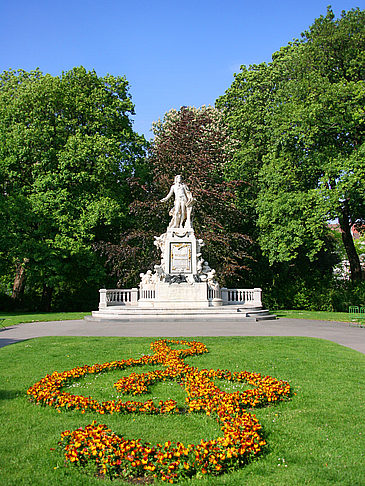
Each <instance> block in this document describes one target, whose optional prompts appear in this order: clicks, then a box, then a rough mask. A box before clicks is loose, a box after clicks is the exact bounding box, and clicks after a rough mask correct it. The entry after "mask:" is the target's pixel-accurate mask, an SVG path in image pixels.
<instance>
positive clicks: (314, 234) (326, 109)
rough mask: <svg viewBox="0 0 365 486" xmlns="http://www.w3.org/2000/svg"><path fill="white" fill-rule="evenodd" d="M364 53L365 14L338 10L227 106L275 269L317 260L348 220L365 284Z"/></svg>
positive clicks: (349, 244) (258, 72)
mask: <svg viewBox="0 0 365 486" xmlns="http://www.w3.org/2000/svg"><path fill="white" fill-rule="evenodd" d="M364 47H365V12H364V11H360V10H359V9H354V10H351V11H349V12H343V13H342V16H341V18H339V19H335V17H334V14H333V12H332V10H331V9H330V8H329V9H328V11H327V15H326V16H321V17H320V18H319V19H317V20H316V21H315V22H314V24H313V25H312V26H311V27H310V29H309V30H308V31H306V32H304V33H303V34H302V38H301V40H297V41H294V42H291V43H289V44H288V45H287V46H285V47H283V48H282V49H281V50H280V51H278V52H276V53H275V54H274V55H273V58H272V62H271V63H269V64H265V63H263V64H260V65H258V66H250V67H249V68H246V67H242V70H241V72H240V73H239V74H237V75H236V76H235V80H234V82H233V84H232V86H231V87H230V88H229V89H228V91H227V92H226V94H225V95H224V96H222V97H221V98H220V99H219V100H218V103H217V105H218V107H219V108H221V109H222V110H223V113H224V115H225V118H226V120H227V124H228V126H229V127H230V129H231V131H232V135H233V136H234V137H235V138H237V139H239V140H240V141H241V148H240V149H239V150H238V151H237V153H236V155H235V158H234V159H233V161H232V170H233V171H234V173H235V176H236V174H240V173H241V174H244V177H247V178H249V179H250V180H251V181H252V183H253V186H252V189H251V190H250V191H249V194H248V195H245V194H243V198H245V197H246V198H247V199H248V200H249V201H251V207H252V208H253V213H254V214H256V217H257V221H258V225H257V230H258V231H257V234H258V240H259V243H260V247H261V249H262V251H263V252H264V253H265V254H266V255H267V256H268V258H269V261H270V262H271V264H273V263H275V262H285V261H288V262H289V261H292V260H294V259H295V258H297V257H298V255H299V254H302V255H306V256H307V257H308V258H309V260H314V259H315V258H317V257H318V255H319V254H320V252H321V251H323V249H324V248H325V246H326V241H327V240H328V228H327V222H328V221H329V220H333V219H335V218H338V220H339V222H340V226H341V230H342V237H343V241H344V245H345V249H346V252H347V256H348V259H349V261H350V266H351V275H352V279H353V280H355V281H356V280H361V278H362V275H361V267H360V262H359V258H358V255H357V253H356V250H355V247H354V244H353V239H352V236H351V231H350V229H351V226H352V225H353V224H355V223H363V222H364V221H365V204H364V201H365V199H364V196H365V165H364V155H365V143H364V142H365V138H364V133H365V132H364V121H365V120H364V118H365V114H364V106H365V84H364V72H365V71H364V70H365V63H364V61H365V50H364ZM247 196H248V197H247Z"/></svg>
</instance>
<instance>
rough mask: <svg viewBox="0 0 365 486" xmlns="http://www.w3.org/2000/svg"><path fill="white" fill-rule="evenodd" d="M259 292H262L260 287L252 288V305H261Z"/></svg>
mask: <svg viewBox="0 0 365 486" xmlns="http://www.w3.org/2000/svg"><path fill="white" fill-rule="evenodd" d="M261 294H262V290H261V289H259V288H255V289H253V302H252V305H253V306H254V307H262V301H261Z"/></svg>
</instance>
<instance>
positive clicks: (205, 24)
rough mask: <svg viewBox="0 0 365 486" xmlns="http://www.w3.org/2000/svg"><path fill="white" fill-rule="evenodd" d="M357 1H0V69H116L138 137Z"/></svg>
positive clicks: (204, 101)
mask: <svg viewBox="0 0 365 486" xmlns="http://www.w3.org/2000/svg"><path fill="white" fill-rule="evenodd" d="M364 3H365V0H352V1H347V0H338V1H337V0H332V2H331V1H330V0H324V1H322V0H302V1H301V2H298V1H295V2H294V1H290V0H278V1H269V0H265V1H260V0H257V1H256V2H252V1H247V0H240V1H239V0H237V1H234V0H220V1H217V0H210V1H206V0H196V1H191V0H185V1H179V2H178V1H175V0H170V1H164V0H155V1H151V0H150V1H146V0H134V1H132V0H130V1H125V0H98V1H92V0H63V1H60V0H58V1H57V0H54V1H50V0H33V1H31V0H27V1H23V0H21V1H19V0H13V1H12V2H10V1H9V0H0V71H4V70H6V69H9V68H12V69H19V68H21V69H25V70H27V71H28V70H31V69H34V68H36V67H39V68H40V69H41V70H42V71H43V72H44V73H50V74H52V75H58V74H60V73H61V72H62V71H67V70H69V69H71V68H73V67H74V66H80V65H82V66H84V67H85V68H86V69H95V71H96V72H97V73H98V74H99V75H101V76H102V75H104V74H106V73H110V74H113V75H115V76H119V75H124V76H126V78H127V80H128V81H129V83H130V93H131V95H132V99H133V102H134V103H135V109H136V115H135V117H134V129H135V130H136V131H137V132H139V133H143V134H144V135H145V136H146V137H147V138H150V137H151V136H152V133H151V131H150V130H151V126H152V122H153V121H156V120H158V119H159V118H162V117H163V115H164V113H166V111H168V110H170V109H171V108H176V109H179V108H180V107H181V106H183V105H193V106H196V107H198V106H201V105H209V104H211V105H214V103H215V100H216V99H217V98H218V97H219V96H220V95H222V94H223V93H224V92H225V90H226V89H228V88H229V86H230V85H231V83H232V81H233V74H234V73H235V72H238V71H239V68H240V66H241V65H242V64H246V65H248V64H253V63H260V62H263V61H266V62H268V61H270V59H271V54H272V53H273V52H275V51H276V50H278V49H279V48H280V47H281V46H283V45H286V44H287V43H288V42H289V41H291V40H292V39H293V38H297V37H299V36H300V33H301V32H302V31H303V30H305V29H307V28H308V27H309V26H310V25H311V24H312V23H313V20H314V19H315V18H317V17H319V16H320V15H325V14H326V10H327V5H328V4H331V5H332V8H333V10H334V12H335V14H336V16H339V15H340V13H341V11H342V10H350V9H351V8H354V7H360V8H361V9H363V8H364Z"/></svg>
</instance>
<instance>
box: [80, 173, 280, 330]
mask: <svg viewBox="0 0 365 486" xmlns="http://www.w3.org/2000/svg"><path fill="white" fill-rule="evenodd" d="M173 195H174V196H175V204H174V207H173V208H172V209H171V211H170V215H171V216H172V219H171V221H170V224H169V226H168V227H167V229H166V232H165V233H163V234H161V235H160V236H155V237H154V238H155V241H154V244H155V246H156V247H157V248H158V249H159V250H160V252H161V261H160V264H159V265H155V266H154V268H153V270H147V272H146V273H141V274H140V283H139V285H138V287H135V288H132V289H100V291H99V293H100V300H99V310H98V311H94V312H93V313H92V316H91V317H90V318H88V319H91V320H118V319H119V320H133V319H150V318H158V319H193V318H194V317H199V318H204V319H205V318H206V319H222V318H223V319H252V320H256V321H257V320H261V319H274V318H275V316H272V315H270V313H269V311H267V310H265V309H263V306H262V300H261V295H262V291H261V289H260V288H254V289H238V288H236V289H227V288H225V287H221V285H220V284H219V282H218V280H217V275H216V271H215V270H214V269H212V268H211V267H210V266H209V263H208V262H207V261H206V260H205V259H204V258H203V256H202V249H203V247H204V246H205V243H204V241H203V240H202V239H200V238H197V237H196V236H195V233H194V229H193V226H192V206H193V203H194V201H195V200H194V198H193V196H192V194H191V193H190V191H189V189H188V188H187V186H186V185H185V184H184V183H183V182H182V181H181V176H179V175H178V176H176V177H175V182H174V184H173V185H172V186H171V189H170V192H169V194H168V195H167V196H166V197H165V198H163V199H161V201H162V202H165V201H167V200H168V199H169V198H170V197H172V196H173Z"/></svg>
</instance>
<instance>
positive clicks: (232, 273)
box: [104, 106, 248, 285]
mask: <svg viewBox="0 0 365 486" xmlns="http://www.w3.org/2000/svg"><path fill="white" fill-rule="evenodd" d="M153 132H154V135H155V137H154V139H153V141H152V143H151V147H150V152H149V157H148V160H147V166H148V172H147V174H148V175H147V177H145V178H144V179H143V178H142V179H139V180H137V179H133V180H131V184H132V186H133V190H134V195H135V201H134V202H133V203H132V205H131V216H132V217H134V221H135V225H134V226H133V230H132V231H130V232H128V233H127V234H123V235H122V238H121V242H120V244H119V245H106V246H104V249H105V250H106V252H107V254H108V255H109V258H110V261H111V262H113V267H114V269H115V271H116V273H117V274H118V275H119V276H120V277H121V278H122V279H124V280H123V282H126V281H129V282H131V283H132V284H134V285H136V283H137V282H138V274H137V273H136V272H137V271H138V270H139V271H140V270H141V269H142V270H144V271H145V270H146V269H147V268H150V267H151V266H152V265H153V263H157V262H158V260H159V255H157V253H156V251H155V250H154V246H153V241H154V238H153V236H154V235H159V234H162V233H164V232H165V231H166V228H167V226H168V223H169V216H168V206H166V205H163V204H162V203H161V202H160V199H161V198H162V197H164V196H165V195H166V194H167V193H168V191H169V189H170V186H171V184H172V182H173V180H174V176H175V175H177V174H180V175H181V176H182V178H183V179H184V180H185V182H186V183H187V185H188V187H189V189H190V191H191V192H192V194H193V196H194V198H195V199H196V202H195V204H194V217H193V221H194V230H195V232H196V233H197V235H198V236H199V238H202V239H203V240H204V242H205V243H206V247H205V248H204V250H205V251H204V256H205V258H207V259H208V260H209V263H210V264H211V265H212V266H214V267H215V268H216V269H217V271H218V270H219V273H220V276H221V278H222V282H224V283H227V282H233V281H234V279H236V281H237V278H238V279H239V278H240V274H241V272H242V271H243V270H244V269H245V268H247V252H246V250H247V241H248V237H247V235H246V233H245V232H244V229H245V218H244V217H243V216H244V215H243V213H242V211H240V210H239V209H238V208H237V205H236V204H235V201H236V190H237V187H238V185H239V183H240V182H239V181H231V182H227V181H226V178H225V169H226V163H227V161H228V159H229V158H230V157H231V156H232V153H233V151H234V147H235V143H234V141H233V140H232V139H231V137H230V136H229V135H228V132H227V128H226V127H225V125H224V123H223V119H222V115H221V113H220V112H219V110H217V109H215V108H213V107H211V106H208V107H201V108H194V107H186V106H185V107H182V108H181V109H180V110H170V111H169V112H167V113H166V114H165V116H164V118H163V120H160V121H158V122H157V123H155V124H154V126H153ZM136 255H138V260H139V261H140V262H143V263H142V267H141V268H139V269H136V268H132V267H131V264H130V261H131V257H133V258H136ZM152 257H153V258H152ZM132 261H134V260H132Z"/></svg>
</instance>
